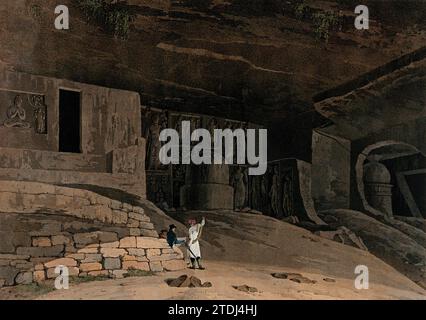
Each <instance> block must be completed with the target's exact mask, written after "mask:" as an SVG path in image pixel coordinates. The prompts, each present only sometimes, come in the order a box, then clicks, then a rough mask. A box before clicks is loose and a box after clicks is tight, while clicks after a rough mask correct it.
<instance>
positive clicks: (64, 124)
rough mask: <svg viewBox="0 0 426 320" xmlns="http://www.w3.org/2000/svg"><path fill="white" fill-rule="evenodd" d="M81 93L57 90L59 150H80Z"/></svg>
mask: <svg viewBox="0 0 426 320" xmlns="http://www.w3.org/2000/svg"><path fill="white" fill-rule="evenodd" d="M80 137H81V94H80V92H78V91H71V90H63V89H61V90H59V152H72V153H80V152H81V142H80Z"/></svg>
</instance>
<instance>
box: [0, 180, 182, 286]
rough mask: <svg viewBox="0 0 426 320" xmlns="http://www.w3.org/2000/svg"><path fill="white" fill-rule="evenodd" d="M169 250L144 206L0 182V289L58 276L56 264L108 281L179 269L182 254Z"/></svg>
mask: <svg viewBox="0 0 426 320" xmlns="http://www.w3.org/2000/svg"><path fill="white" fill-rule="evenodd" d="M172 251H173V250H171V249H170V248H169V247H168V245H167V243H166V241H165V240H163V239H159V238H158V234H157V232H156V231H155V230H154V226H153V224H152V223H151V222H150V219H149V217H148V216H146V215H145V213H144V210H143V208H140V207H137V206H132V205H129V204H127V203H122V202H120V201H116V200H111V199H109V198H106V197H103V196H100V195H98V194H96V193H93V192H90V191H87V190H81V189H74V188H64V187H58V186H53V185H48V184H41V183H34V182H20V181H19V182H18V181H0V286H1V285H13V284H19V283H29V282H32V281H33V280H34V281H42V280H44V279H48V278H52V277H56V276H57V275H55V273H54V269H55V267H56V266H58V265H65V266H68V267H70V272H71V275H78V276H86V275H93V276H97V275H106V276H111V277H121V276H123V275H124V274H125V273H126V272H128V270H129V269H138V270H145V271H149V270H150V271H163V270H164V269H165V270H176V269H179V268H183V267H184V266H185V264H184V261H183V259H182V253H181V252H179V251H178V250H176V251H173V252H172ZM58 259H59V260H58Z"/></svg>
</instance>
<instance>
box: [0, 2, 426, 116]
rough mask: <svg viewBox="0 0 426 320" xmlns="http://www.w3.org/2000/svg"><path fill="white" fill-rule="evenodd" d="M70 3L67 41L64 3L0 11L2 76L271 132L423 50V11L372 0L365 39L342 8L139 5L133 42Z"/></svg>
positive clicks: (9, 5)
mask: <svg viewBox="0 0 426 320" xmlns="http://www.w3.org/2000/svg"><path fill="white" fill-rule="evenodd" d="M61 3H62V4H65V5H68V6H69V8H70V17H71V20H70V27H71V29H70V30H63V31H59V30H56V29H55V28H54V24H53V23H54V18H55V15H54V8H55V6H56V5H57V1H53V0H44V1H40V0H4V1H1V3H0V35H1V37H0V39H1V40H0V41H1V46H0V65H5V66H6V67H8V68H12V69H15V70H18V71H24V72H29V73H34V74H40V75H46V76H54V77H58V78H68V79H71V80H75V81H81V82H87V83H92V84H98V85H105V86H109V87H115V88H122V89H128V90H135V91H138V92H139V93H141V94H142V100H143V103H144V104H147V105H152V106H161V107H168V108H172V109H177V110H186V111H196V112H200V113H213V112H214V113H215V114H216V115H225V116H227V117H230V116H232V117H234V118H239V119H242V120H250V121H255V122H264V123H269V122H271V121H278V120H279V121H281V120H283V119H285V118H287V117H289V116H294V115H296V114H299V113H301V112H306V111H309V110H312V103H311V101H312V96H314V95H315V94H316V93H318V92H321V91H323V90H326V89H328V88H330V87H334V86H336V85H338V84H340V83H342V82H345V81H348V80H350V79H352V78H355V77H356V76H358V75H360V74H362V73H365V72H367V71H369V70H371V69H373V68H375V67H377V66H379V65H382V64H384V63H386V62H388V61H390V60H392V59H394V58H396V57H398V56H400V55H402V54H404V53H408V52H411V51H413V50H415V49H418V48H419V47H421V46H422V45H424V43H426V31H425V26H424V24H423V25H421V23H423V21H425V20H424V17H422V16H421V15H422V14H424V12H426V10H422V6H423V7H424V6H425V5H424V4H423V5H422V4H420V3H419V4H418V5H417V7H416V6H414V7H413V6H411V7H410V6H404V7H401V8H399V7H398V2H392V3H391V4H389V3H386V2H380V3H381V4H377V3H376V2H374V1H372V2H371V8H370V15H371V19H372V21H370V30H368V31H358V30H356V29H355V28H354V27H353V20H354V14H353V9H354V8H353V6H354V5H346V4H345V3H346V1H342V0H340V1H323V2H320V3H319V2H318V1H301V0H299V1H280V0H268V1H260V0H259V1H254V0H252V1H241V0H233V1H227V2H225V1H221V0H215V1H210V0H203V1H202V0H191V1H165V0H156V1H144V0H132V1H128V5H126V8H127V9H128V10H129V12H131V13H132V14H134V15H135V20H134V21H133V22H132V23H131V25H130V30H129V34H128V37H127V39H120V38H117V37H114V36H113V35H112V34H111V33H110V32H108V31H105V26H102V25H100V24H99V23H95V22H87V19H86V17H85V14H84V12H82V10H81V9H79V8H78V7H77V6H76V3H77V2H76V0H63V1H61ZM395 3H396V4H395ZM367 4H368V2H367ZM327 12H329V13H328V14H327ZM396 12H398V15H396V14H393V15H392V14H391V13H396ZM422 12H423V13H422Z"/></svg>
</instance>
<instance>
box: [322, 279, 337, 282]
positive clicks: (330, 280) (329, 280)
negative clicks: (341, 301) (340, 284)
mask: <svg viewBox="0 0 426 320" xmlns="http://www.w3.org/2000/svg"><path fill="white" fill-rule="evenodd" d="M322 280H324V281H325V282H336V279H332V278H324V279H322Z"/></svg>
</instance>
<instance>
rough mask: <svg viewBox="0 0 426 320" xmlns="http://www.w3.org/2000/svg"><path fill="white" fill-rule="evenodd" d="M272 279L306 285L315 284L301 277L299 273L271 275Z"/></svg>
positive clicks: (313, 281)
mask: <svg viewBox="0 0 426 320" xmlns="http://www.w3.org/2000/svg"><path fill="white" fill-rule="evenodd" d="M271 275H272V276H273V277H274V278H277V279H286V280H290V281H293V282H297V283H307V284H315V283H317V282H316V281H315V280H311V279H309V278H306V277H304V276H302V275H301V274H300V273H285V272H282V273H272V274H271Z"/></svg>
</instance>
